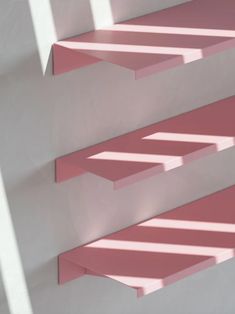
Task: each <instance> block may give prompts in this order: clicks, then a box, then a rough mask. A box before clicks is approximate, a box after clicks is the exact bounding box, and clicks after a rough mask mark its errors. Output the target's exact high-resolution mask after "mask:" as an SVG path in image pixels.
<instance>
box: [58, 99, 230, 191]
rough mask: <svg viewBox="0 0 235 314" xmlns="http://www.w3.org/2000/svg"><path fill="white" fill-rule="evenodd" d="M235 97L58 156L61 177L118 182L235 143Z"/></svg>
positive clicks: (120, 184)
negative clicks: (84, 176)
mask: <svg viewBox="0 0 235 314" xmlns="http://www.w3.org/2000/svg"><path fill="white" fill-rule="evenodd" d="M234 117H235V97H231V98H227V99H224V100H221V101H218V102H216V103H213V104H210V105H207V106H205V107H202V108H199V109H196V110H193V111H191V112H188V113H185V114H181V115H179V116H177V117H174V118H171V119H168V120H165V121H162V122H160V123H156V124H153V125H150V126H148V127H145V128H143V129H140V130H137V131H134V132H131V133H128V134H125V135H122V136H119V137H116V138H114V139H111V140H108V141H105V142H103V143H100V144H97V145H94V146H92V147H89V148H85V149H83V150H80V151H78V152H74V153H71V154H69V155H66V156H63V157H60V158H58V159H57V160H56V181H57V182H62V181H64V180H67V179H70V178H72V177H75V176H79V175H81V174H83V173H85V172H90V173H93V174H95V175H97V176H100V177H102V178H105V179H107V180H109V181H111V182H113V184H114V187H115V188H120V187H123V186H125V185H128V184H131V183H134V182H136V181H138V180H142V179H144V178H146V177H149V176H152V175H156V174H158V173H161V172H164V171H168V170H171V169H174V168H176V167H180V166H183V165H184V164H186V163H188V162H191V161H193V160H196V159H199V158H201V157H203V156H206V155H209V154H212V153H215V152H218V151H221V150H224V149H226V148H229V147H232V146H234V144H235V140H234V139H235V123H234Z"/></svg>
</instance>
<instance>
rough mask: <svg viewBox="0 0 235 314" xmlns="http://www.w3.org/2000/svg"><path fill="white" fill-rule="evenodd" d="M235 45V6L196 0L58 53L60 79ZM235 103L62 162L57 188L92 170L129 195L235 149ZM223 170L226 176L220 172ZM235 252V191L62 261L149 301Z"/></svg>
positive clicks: (72, 41)
mask: <svg viewBox="0 0 235 314" xmlns="http://www.w3.org/2000/svg"><path fill="white" fill-rule="evenodd" d="M232 47H235V1H234V0H223V1H221V0H194V1H190V2H188V3H185V4H182V5H178V6H175V7H173V8H169V9H165V10H163V11H160V12H156V13H152V14H148V15H145V16H142V17H139V18H135V19H132V20H129V21H126V22H123V23H120V24H115V25H112V26H110V27H108V28H106V29H102V30H97V31H93V32H89V33H86V34H83V35H80V36H78V37H73V38H69V39H66V40H63V41H60V42H58V43H56V44H54V46H53V54H54V74H60V73H64V72H67V71H70V70H73V69H76V68H80V67H84V66H88V65H90V64H93V63H96V62H100V61H107V62H110V63H113V64H116V65H120V66H122V67H125V68H127V69H130V70H133V71H134V73H135V77H136V78H140V77H143V76H146V75H149V74H152V73H154V72H158V71H162V70H166V69H168V68H172V67H174V66H177V65H180V64H185V63H188V62H192V61H196V60H198V59H202V58H205V57H207V56H209V55H212V54H215V53H218V52H220V51H224V50H226V49H229V48H232ZM234 117H235V96H233V97H230V98H227V99H223V100H220V101H217V102H215V103H212V104H209V105H207V106H204V107H201V108H199V109H196V110H193V111H190V112H187V113H184V114H181V115H178V116H176V117H173V118H170V119H167V120H165V121H162V122H158V123H156V124H153V125H150V126H147V127H144V128H142V129H139V130H136V131H133V132H130V133H128V134H125V135H121V136H118V137H116V138H113V139H110V140H107V141H105V142H102V143H99V144H97V145H94V146H91V147H88V148H84V149H82V150H80V151H76V152H73V153H70V154H68V155H65V156H62V157H59V158H57V159H56V181H57V182H63V181H65V180H68V179H71V178H74V177H77V176H80V175H82V174H85V173H86V172H90V173H92V174H94V175H96V176H99V177H101V178H104V179H107V180H109V181H111V182H112V183H113V184H114V188H121V187H124V186H126V185H128V184H132V183H134V182H136V181H138V180H142V179H144V178H147V177H149V176H153V175H157V174H159V173H162V172H165V171H169V170H171V169H174V168H177V167H180V166H183V165H184V164H187V163H189V162H191V161H194V160H197V159H199V158H202V157H205V156H207V155H210V154H212V153H217V152H219V151H222V150H225V149H227V148H230V147H234V146H235V118H234ZM215 171H216V169H215ZM234 255H235V186H232V187H230V188H227V189H225V190H223V191H220V192H217V193H215V194H212V195H210V196H207V197H205V198H203V199H200V200H197V201H194V202H192V203H190V204H187V205H184V206H181V207H179V208H176V209H173V210H171V211H169V212H167V213H164V214H161V215H158V216H156V217H154V218H152V219H150V220H147V221H145V222H142V223H140V224H137V225H135V226H131V227H129V228H126V229H124V230H121V231H119V232H116V233H113V234H111V235H109V236H106V237H104V238H102V239H99V240H97V241H95V242H92V243H89V244H86V245H83V246H81V247H78V248H75V249H72V250H70V251H67V252H65V253H62V254H60V255H59V259H58V261H59V283H60V284H63V283H65V282H67V281H70V280H73V279H76V278H79V277H81V276H83V275H85V274H89V275H95V276H102V277H107V278H111V279H114V280H116V281H118V282H120V283H123V284H125V285H127V286H129V287H131V288H133V289H135V290H136V292H137V296H139V297H140V296H143V295H146V294H148V293H151V292H153V291H155V290H158V289H160V288H163V287H164V286H166V285H168V284H171V283H174V282H176V281H178V280H180V279H182V278H185V277H187V276H189V275H191V274H194V273H196V272H198V271H201V270H203V269H206V268H208V267H210V266H213V265H216V264H219V263H221V262H223V261H226V260H228V259H230V258H232V257H234Z"/></svg>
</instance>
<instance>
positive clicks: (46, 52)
mask: <svg viewBox="0 0 235 314" xmlns="http://www.w3.org/2000/svg"><path fill="white" fill-rule="evenodd" d="M28 1H29V7H30V11H31V16H32V22H33V27H34V32H35V36H36V40H37V45H38V52H39V56H40V60H41V67H42V71H43V73H45V71H46V68H47V64H48V59H49V56H50V51H51V46H52V44H53V43H54V42H56V41H57V35H56V30H55V25H54V18H53V14H52V10H51V5H50V0H40V1H38V0H28Z"/></svg>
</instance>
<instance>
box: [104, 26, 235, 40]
mask: <svg viewBox="0 0 235 314" xmlns="http://www.w3.org/2000/svg"><path fill="white" fill-rule="evenodd" d="M105 29H106V30H111V31H119V32H137V33H155V34H173V35H194V36H211V37H232V38H234V37H235V31H234V30H224V29H204V28H190V27H172V26H151V25H133V24H115V25H113V26H111V27H106V28H105Z"/></svg>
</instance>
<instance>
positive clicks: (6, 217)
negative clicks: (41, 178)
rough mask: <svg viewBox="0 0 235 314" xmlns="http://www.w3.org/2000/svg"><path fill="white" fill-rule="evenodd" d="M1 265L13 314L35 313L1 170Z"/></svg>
mask: <svg viewBox="0 0 235 314" xmlns="http://www.w3.org/2000/svg"><path fill="white" fill-rule="evenodd" d="M0 267H1V274H2V279H3V285H4V288H5V292H6V296H7V301H8V306H9V310H10V313H11V314H23V313H24V314H33V310H32V306H31V302H30V298H29V294H28V289H27V285H26V280H25V276H24V271H23V267H22V263H21V258H20V254H19V250H18V246H17V241H16V237H15V232H14V227H13V223H12V219H11V215H10V211H9V206H8V202H7V197H6V193H5V189H4V185H3V179H2V175H1V171H0Z"/></svg>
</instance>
